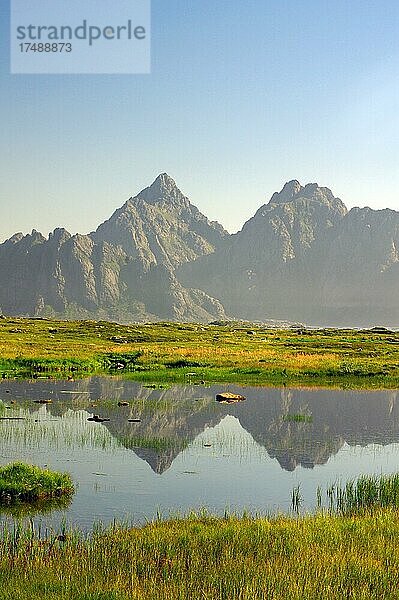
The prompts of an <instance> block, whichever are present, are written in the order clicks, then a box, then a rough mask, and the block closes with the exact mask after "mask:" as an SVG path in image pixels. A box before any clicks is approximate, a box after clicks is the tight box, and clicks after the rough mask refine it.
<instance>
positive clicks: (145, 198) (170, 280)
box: [0, 173, 399, 326]
mask: <svg viewBox="0 0 399 600" xmlns="http://www.w3.org/2000/svg"><path fill="white" fill-rule="evenodd" d="M0 282H1V283H2V286H0V308H1V309H2V310H3V311H4V312H5V313H7V314H19V315H30V316H32V315H33V316H59V317H61V318H105V319H110V320H117V321H121V322H129V321H132V320H135V321H143V320H157V319H170V320H175V321H184V320H187V321H190V320H194V321H210V320H215V319H225V318H227V317H226V314H227V315H229V316H230V317H235V318H243V319H248V320H265V319H270V318H274V319H282V320H290V321H302V322H309V323H311V324H322V325H337V326H347V325H353V326H363V325H369V324H375V323H377V322H378V323H381V324H387V325H389V326H393V325H397V322H398V321H399V308H397V307H396V298H397V297H398V293H399V213H398V212H397V211H394V210H392V209H383V210H379V211H376V210H373V209H371V208H368V207H366V208H352V209H351V210H349V211H348V209H347V208H346V206H345V204H344V203H343V202H342V201H341V200H340V199H339V198H336V197H335V196H334V194H333V193H332V191H331V190H330V189H329V188H327V187H321V186H319V185H318V184H316V183H308V184H306V185H304V186H303V185H301V184H300V182H299V181H298V180H296V179H294V180H291V181H289V182H287V183H286V184H285V185H284V186H283V188H282V189H281V190H280V192H275V193H274V194H273V195H272V197H271V198H270V200H269V202H267V203H266V204H263V205H262V206H260V208H259V209H258V210H257V211H256V212H255V214H254V216H253V217H251V218H250V219H248V220H247V221H246V223H244V225H243V227H242V229H241V230H240V231H238V232H237V233H235V234H229V233H228V232H227V231H225V230H224V228H223V227H222V225H220V224H219V223H217V222H215V221H210V220H209V219H208V218H207V217H206V216H205V215H203V214H202V213H201V212H200V211H199V210H198V208H197V207H195V206H194V205H193V204H191V202H190V200H189V198H188V197H187V196H185V195H184V194H183V192H181V190H180V189H179V188H178V187H177V185H176V183H175V181H174V180H173V179H172V178H171V177H170V176H169V175H168V174H166V173H161V174H160V175H159V176H158V177H157V178H156V179H155V180H154V181H153V183H152V184H151V185H150V186H148V187H147V188H145V189H144V190H142V191H141V192H139V193H138V194H137V195H136V196H132V197H130V198H129V199H128V200H127V201H126V202H125V203H124V204H123V205H122V206H121V207H120V208H118V209H116V210H115V211H114V213H113V214H112V215H111V216H110V218H109V219H107V220H106V221H104V222H103V223H101V224H100V225H99V226H98V227H97V229H96V230H95V231H93V232H91V233H89V234H75V235H72V234H70V233H69V232H68V231H66V229H64V228H62V227H59V228H56V229H55V230H54V231H53V232H51V233H50V234H49V236H48V238H45V237H44V236H43V235H42V234H41V233H40V232H37V231H36V230H32V232H31V234H27V235H23V234H22V233H16V234H14V235H13V236H11V237H10V238H9V239H8V240H6V241H5V242H3V243H2V244H0Z"/></svg>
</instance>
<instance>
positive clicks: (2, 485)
mask: <svg viewBox="0 0 399 600" xmlns="http://www.w3.org/2000/svg"><path fill="white" fill-rule="evenodd" d="M73 491H74V486H73V482H72V479H71V477H70V476H69V475H68V474H67V473H58V472H57V471H50V470H48V469H41V468H40V467H36V466H34V465H26V464H24V463H13V464H10V465H7V466H5V467H1V468H0V504H10V503H15V502H32V501H33V502H35V501H40V500H45V499H46V500H47V499H51V498H57V497H59V496H63V495H66V496H70V495H71V494H72V493H73Z"/></svg>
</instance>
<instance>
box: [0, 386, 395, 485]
mask: <svg viewBox="0 0 399 600" xmlns="http://www.w3.org/2000/svg"><path fill="white" fill-rule="evenodd" d="M5 388H7V389H8V390H9V391H10V394H9V395H8V396H7V399H8V400H12V399H15V401H16V406H17V407H18V406H19V405H21V404H22V405H23V406H24V407H27V408H29V410H35V411H36V410H37V405H36V404H34V403H33V402H34V400H37V399H47V398H51V399H52V400H53V403H52V404H50V405H49V406H48V407H47V410H48V411H49V412H50V413H51V414H52V415H54V416H60V415H63V414H64V413H65V412H66V411H68V410H70V409H71V408H72V409H74V410H82V409H85V410H87V411H88V413H93V412H95V413H96V414H98V415H100V416H101V417H103V418H108V419H110V420H109V421H105V422H104V423H103V424H97V425H96V427H106V428H107V429H108V430H109V432H110V433H111V434H112V436H113V437H114V438H115V439H116V440H118V442H119V443H120V444H121V445H123V446H125V447H126V448H128V449H130V450H132V452H134V453H135V454H136V455H137V456H139V457H140V458H141V459H142V460H145V461H146V462H147V463H148V464H149V465H150V466H151V468H152V470H153V471H154V472H156V473H158V474H161V473H163V472H165V471H166V470H167V469H168V468H169V467H170V466H171V465H172V463H173V461H174V459H175V458H176V457H177V456H178V455H179V454H180V453H181V452H182V451H183V450H184V449H185V448H186V447H187V446H188V445H189V444H191V443H192V442H193V441H194V440H195V439H196V438H197V437H198V435H199V434H201V433H202V432H204V431H205V430H207V428H212V427H215V426H216V425H218V424H219V423H220V422H221V421H222V420H223V419H225V417H226V416H227V415H230V416H233V417H235V418H236V419H238V421H239V423H240V425H241V427H242V428H243V430H245V431H247V432H248V433H249V434H250V435H251V436H252V438H253V439H254V440H255V442H256V443H257V444H258V445H259V447H263V448H265V449H266V451H267V453H268V455H269V456H270V457H271V458H275V459H276V460H277V461H278V463H279V464H280V466H281V468H282V469H284V470H286V471H293V470H295V468H296V467H297V466H302V467H305V468H310V469H312V468H313V467H314V466H315V465H323V464H325V463H327V461H328V460H329V459H330V457H332V456H334V455H335V454H336V453H337V452H338V451H339V450H340V449H341V448H342V446H343V445H344V444H345V443H346V444H348V445H349V446H355V445H360V446H367V445H369V444H380V445H387V444H392V443H398V442H399V402H398V392H397V391H394V390H392V391H391V390H387V391H376V392H367V391H366V392H364V391H342V390H307V389H286V388H283V389H276V388H254V387H245V388H240V387H238V386H231V390H232V391H234V392H237V393H242V394H245V396H246V398H247V399H246V401H245V402H242V403H240V404H235V405H220V404H218V403H217V402H216V401H215V395H216V393H219V392H220V391H222V389H223V388H222V386H217V385H214V386H211V387H209V388H208V387H205V388H204V387H202V386H173V387H172V388H170V389H167V390H153V389H149V388H146V387H145V386H143V385H142V384H140V383H136V382H132V381H127V380H118V379H110V378H98V377H95V378H92V379H87V380H84V381H79V382H57V381H36V382H28V381H7V382H0V396H3V393H4V390H5ZM72 392H73V393H72ZM3 397H4V396H3ZM110 398H112V402H110V400H109V399H110ZM132 398H133V399H134V400H132ZM27 399H29V400H27ZM101 399H102V400H105V403H102V402H101ZM118 400H119V401H120V400H123V401H128V402H129V406H121V407H119V406H118V405H117V402H118ZM93 404H94V405H95V406H92V405H93ZM129 419H139V421H138V422H129ZM10 423H11V425H10V426H12V422H10ZM230 446H231V448H232V452H236V453H240V439H237V438H236V437H235V434H234V436H233V442H231V440H230Z"/></svg>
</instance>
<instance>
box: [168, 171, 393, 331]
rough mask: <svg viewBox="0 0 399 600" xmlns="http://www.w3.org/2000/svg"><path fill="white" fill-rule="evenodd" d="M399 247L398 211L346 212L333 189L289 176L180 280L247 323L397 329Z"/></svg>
mask: <svg viewBox="0 0 399 600" xmlns="http://www.w3.org/2000/svg"><path fill="white" fill-rule="evenodd" d="M398 249H399V213H398V212H395V211H393V210H388V209H386V210H379V211H376V210H371V209H370V208H363V209H360V208H353V209H352V210H350V211H349V212H348V211H347V209H346V207H345V205H344V204H343V203H342V201H341V200H339V199H338V198H335V197H334V195H333V194H332V192H331V191H330V190H329V189H328V188H324V187H319V186H318V185H317V184H313V183H312V184H308V185H306V186H304V187H303V186H301V185H300V184H299V182H298V181H290V182H289V183H287V184H286V185H285V186H284V188H283V189H282V191H281V192H280V193H275V194H274V195H273V196H272V198H271V200H270V202H269V203H268V204H266V205H264V206H262V207H261V208H260V209H259V210H258V211H257V212H256V214H255V216H254V217H252V219H250V220H249V221H248V222H247V223H245V225H244V227H243V228H242V230H241V231H240V232H238V233H237V234H235V235H232V236H229V237H228V238H225V240H224V242H223V244H222V246H221V247H219V249H218V250H217V251H216V252H214V253H213V254H212V255H209V256H204V257H201V258H198V259H196V260H195V261H194V262H191V263H189V264H186V265H184V266H182V267H181V268H180V269H179V271H178V277H179V279H180V281H181V282H182V283H183V285H192V282H193V281H195V282H196V285H197V286H198V287H200V288H201V289H203V290H204V291H205V292H207V293H208V294H211V295H212V296H215V297H217V298H219V300H220V301H221V302H222V304H223V306H224V307H225V310H226V312H227V313H228V314H233V315H239V316H240V317H242V318H245V319H249V320H262V319H264V318H265V316H273V317H274V318H277V319H289V320H291V321H302V322H307V323H310V324H313V325H335V326H368V325H372V324H376V323H381V324H385V325H388V326H391V327H393V326H399V303H398V298H399V296H398V293H399V253H398Z"/></svg>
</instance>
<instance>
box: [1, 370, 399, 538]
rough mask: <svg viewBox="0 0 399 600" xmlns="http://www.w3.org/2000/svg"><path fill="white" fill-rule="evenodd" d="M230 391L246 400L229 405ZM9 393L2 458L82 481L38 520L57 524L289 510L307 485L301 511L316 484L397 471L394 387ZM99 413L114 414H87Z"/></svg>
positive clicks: (5, 386)
mask: <svg viewBox="0 0 399 600" xmlns="http://www.w3.org/2000/svg"><path fill="white" fill-rule="evenodd" d="M221 391H230V392H234V393H238V394H242V395H244V396H245V397H246V400H245V401H244V402H241V403H239V404H220V403H218V402H216V401H215V395H216V394H217V393H219V392H221ZM0 399H1V400H2V402H3V404H2V405H1V406H0V417H1V420H0V463H1V464H6V463H8V462H10V461H14V460H23V461H27V462H31V463H34V464H37V465H40V466H44V465H47V466H48V467H49V468H51V469H56V470H62V471H68V472H70V473H71V475H72V477H73V479H74V481H75V483H76V484H77V492H76V494H75V496H74V498H73V500H72V502H71V503H70V505H69V506H68V507H67V508H63V509H61V510H59V509H58V510H54V511H53V512H51V513H49V514H45V515H43V516H40V517H37V518H39V519H40V520H41V521H42V522H43V523H45V524H46V525H48V526H50V527H53V526H54V527H58V526H59V524H60V522H62V521H63V520H67V522H68V523H72V524H75V525H78V526H79V527H80V528H83V529H90V528H91V526H92V524H93V522H98V521H101V522H103V523H104V524H108V523H111V522H112V521H113V520H114V519H116V520H118V521H121V520H126V521H129V522H134V523H143V522H145V521H146V520H148V519H152V518H154V517H155V516H156V515H157V514H158V515H159V514H160V515H161V516H162V517H165V518H166V517H168V516H169V515H174V514H176V513H181V514H182V513H187V512H189V511H190V510H191V509H194V510H199V509H201V508H206V509H208V510H209V511H210V512H212V513H218V514H223V513H224V512H225V511H226V510H227V511H237V512H239V513H242V512H243V511H244V510H248V511H249V512H252V513H257V512H258V513H263V514H264V513H273V512H277V511H286V512H289V511H290V510H291V493H292V489H293V488H294V487H295V486H298V485H300V490H301V495H302V496H303V505H302V508H303V509H304V510H313V509H314V508H315V506H316V502H317V501H316V498H317V488H318V486H320V487H321V488H323V489H324V490H326V488H327V487H328V485H330V484H332V483H334V482H335V481H338V480H339V481H341V482H344V481H345V480H347V479H349V478H354V477H357V476H358V475H359V474H361V473H369V474H375V473H377V474H378V473H391V472H396V471H398V470H399V395H398V391H396V390H383V391H352V390H326V389H295V388H281V389H280V388H279V389H277V388H265V387H241V386H236V385H223V384H215V385H211V386H206V385H191V384H187V385H173V386H170V387H168V388H158V387H154V386H153V387H147V386H146V385H144V384H142V383H138V382H135V381H129V380H127V379H122V378H116V377H115V378H113V377H93V378H90V379H84V380H79V381H56V380H51V379H38V380H33V381H30V380H29V381H28V380H4V381H2V382H0ZM40 400H51V404H43V405H42V404H39V403H38V401H40ZM124 401H126V402H128V403H129V406H118V402H124ZM93 414H97V415H99V416H100V417H101V418H104V419H109V421H104V422H102V423H95V422H93V421H88V418H89V417H91V416H92V415H93ZM129 419H130V420H131V421H129ZM133 419H136V421H132V420H133ZM1 518H3V519H4V518H9V517H8V516H4V515H3V516H2V517H1Z"/></svg>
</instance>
